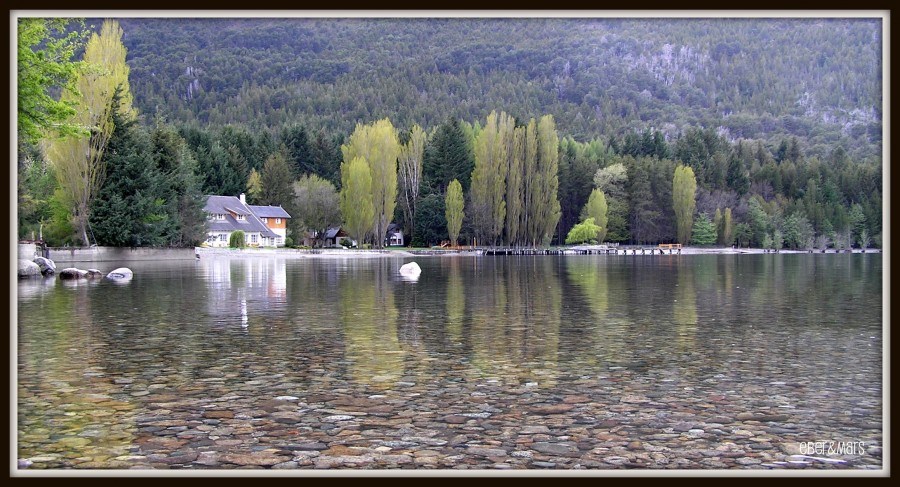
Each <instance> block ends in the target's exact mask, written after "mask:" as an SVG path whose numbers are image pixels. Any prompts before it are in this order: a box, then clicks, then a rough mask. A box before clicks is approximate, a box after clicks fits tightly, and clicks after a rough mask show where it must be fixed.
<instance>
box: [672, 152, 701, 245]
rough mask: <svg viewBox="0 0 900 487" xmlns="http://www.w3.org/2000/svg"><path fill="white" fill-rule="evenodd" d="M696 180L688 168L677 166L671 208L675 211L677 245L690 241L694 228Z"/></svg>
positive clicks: (691, 170) (673, 180) (673, 179)
mask: <svg viewBox="0 0 900 487" xmlns="http://www.w3.org/2000/svg"><path fill="white" fill-rule="evenodd" d="M696 193H697V179H696V178H695V177H694V170H693V169H691V168H690V166H683V165H679V166H677V167H676V168H675V176H674V177H673V178H672V206H673V208H674V210H675V226H676V236H677V238H678V243H680V244H682V245H686V244H687V243H688V242H690V241H691V231H692V230H693V226H694V210H695V209H696V208H697V200H696Z"/></svg>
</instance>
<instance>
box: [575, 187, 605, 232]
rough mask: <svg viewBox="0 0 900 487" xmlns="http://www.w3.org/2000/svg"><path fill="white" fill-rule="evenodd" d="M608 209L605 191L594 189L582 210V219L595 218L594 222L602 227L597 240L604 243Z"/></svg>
mask: <svg viewBox="0 0 900 487" xmlns="http://www.w3.org/2000/svg"><path fill="white" fill-rule="evenodd" d="M606 211H607V205H606V195H605V194H603V191H600V190H599V189H594V190H593V191H591V195H590V196H588V200H587V203H585V205H584V209H582V210H581V219H582V220H585V219H587V218H593V219H594V223H596V224H597V226H598V227H600V231H599V232H597V242H600V243H603V239H604V238H606V223H607V214H606Z"/></svg>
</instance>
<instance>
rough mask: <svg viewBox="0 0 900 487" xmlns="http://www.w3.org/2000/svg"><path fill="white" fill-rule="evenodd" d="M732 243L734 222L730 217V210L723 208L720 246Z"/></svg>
mask: <svg viewBox="0 0 900 487" xmlns="http://www.w3.org/2000/svg"><path fill="white" fill-rule="evenodd" d="M732 243H734V220H733V218H732V216H731V208H725V217H724V218H723V219H722V244H723V245H731V244H732Z"/></svg>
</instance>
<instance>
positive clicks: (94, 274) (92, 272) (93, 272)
mask: <svg viewBox="0 0 900 487" xmlns="http://www.w3.org/2000/svg"><path fill="white" fill-rule="evenodd" d="M87 276H88V278H89V279H99V278H101V277H103V273H102V272H100V271H99V270H97V269H88V270H87Z"/></svg>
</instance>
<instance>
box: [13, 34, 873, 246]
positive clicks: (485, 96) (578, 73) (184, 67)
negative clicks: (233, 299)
mask: <svg viewBox="0 0 900 487" xmlns="http://www.w3.org/2000/svg"><path fill="white" fill-rule="evenodd" d="M103 23H104V22H103V21H102V20H93V21H91V20H88V22H87V25H91V24H93V25H95V26H97V27H99V25H101V24H103ZM119 25H120V26H121V31H118V30H115V29H112V30H111V31H110V32H111V33H110V34H109V36H113V32H115V33H117V34H115V36H113V37H115V38H114V39H112V40H109V41H108V43H107V44H104V45H108V46H115V47H116V52H120V51H121V50H120V49H119V48H120V47H121V48H124V50H125V52H127V55H126V57H125V63H124V64H127V69H124V66H122V64H123V63H122V62H119V63H118V64H117V65H116V66H117V68H116V69H115V70H110V66H106V65H105V64H108V63H109V61H107V60H106V59H107V58H105V57H103V56H102V52H103V51H102V49H100V48H99V47H94V48H91V46H90V44H89V45H88V49H85V51H86V52H90V53H92V55H93V58H95V59H98V60H99V61H94V63H95V64H94V65H92V67H89V69H86V70H83V71H80V73H81V74H80V75H78V77H77V84H78V86H82V87H83V88H81V89H82V91H85V90H87V87H90V86H95V85H96V83H97V81H94V80H104V79H105V78H104V76H105V74H104V73H112V72H116V73H119V75H121V76H124V77H125V78H124V79H127V82H126V83H122V84H119V85H118V86H119V87H120V91H121V92H117V93H115V94H114V93H112V92H111V90H109V91H110V92H108V93H105V95H104V97H101V99H99V101H97V100H95V102H94V103H95V104H98V103H99V105H98V107H99V108H98V109H95V110H93V111H92V112H91V113H94V114H97V116H102V117H101V118H102V120H101V122H102V124H100V125H98V126H97V127H99V128H97V129H95V132H94V133H93V134H92V135H91V137H90V138H87V137H86V136H84V138H83V140H82V141H81V143H84V144H87V143H88V142H90V143H91V144H93V145H91V150H90V151H89V153H90V156H91V157H90V158H88V159H86V160H81V159H82V158H83V156H84V154H85V152H84V151H82V152H79V153H78V154H81V155H80V156H78V157H58V156H59V154H60V153H61V152H60V150H57V151H56V154H57V157H56V160H54V156H53V154H52V153H48V152H47V151H46V150H43V149H42V147H43V146H44V145H45V144H44V143H45V142H47V141H43V142H41V143H35V142H34V141H33V140H29V139H26V138H23V137H22V136H21V133H22V131H21V129H20V139H19V149H20V150H19V165H18V184H19V235H20V237H27V236H30V235H35V234H39V235H43V236H44V237H45V238H46V240H47V241H48V242H50V243H51V244H52V245H61V244H77V243H87V242H96V243H99V244H101V245H127V246H143V245H156V246H159V245H173V246H185V245H194V244H199V243H200V242H202V240H203V238H204V230H203V215H202V212H201V211H200V208H201V207H202V200H203V195H210V194H217V195H238V194H239V193H242V192H245V193H247V198H248V200H249V201H250V202H251V203H252V204H263V205H267V204H272V205H283V206H284V208H285V209H287V210H288V212H289V213H290V214H291V215H292V216H294V218H292V219H291V221H290V227H289V229H288V232H289V236H290V237H291V238H290V242H291V243H293V244H299V243H300V241H301V238H302V236H303V235H305V234H306V232H307V231H308V230H310V229H319V230H324V229H325V228H327V227H329V226H332V225H338V224H344V225H347V224H348V223H349V220H354V221H356V220H359V222H361V223H359V229H358V232H360V233H361V235H363V236H364V237H365V236H366V235H368V237H367V238H366V239H367V240H369V241H371V242H372V243H373V244H374V245H375V246H378V245H380V242H379V241H378V240H372V239H371V232H370V231H369V230H368V228H369V227H367V226H366V225H368V224H369V223H372V226H371V229H373V230H374V229H375V228H376V227H377V228H379V229H383V228H384V226H385V225H386V224H387V223H389V222H391V221H393V222H395V223H399V224H400V225H401V226H402V228H403V230H404V233H405V234H406V236H407V242H412V244H413V245H417V246H419V245H424V246H427V245H434V244H437V243H439V242H441V241H442V240H448V239H449V240H456V239H458V240H459V241H461V242H463V243H471V242H473V241H476V240H477V241H478V242H489V243H492V244H511V245H547V244H562V243H564V242H566V241H567V240H569V238H568V236H569V233H570V232H571V231H572V229H573V228H574V227H576V226H578V227H579V228H578V231H577V232H575V234H577V235H581V236H585V235H586V236H587V237H590V236H591V235H596V237H597V239H598V240H600V241H603V240H606V241H613V242H621V243H633V244H648V243H650V244H652V243H657V242H675V241H678V242H681V243H685V244H688V243H691V244H696V245H713V244H717V245H732V244H736V245H742V246H746V245H751V246H756V247H767V248H782V247H789V248H811V247H813V246H815V247H818V248H826V247H835V248H846V247H849V246H851V245H852V246H861V247H866V246H870V245H875V246H878V247H880V246H881V242H882V191H883V183H882V176H883V171H882V136H881V134H882V113H881V106H882V90H883V87H882V78H881V69H882V64H881V58H882V41H881V36H882V25H881V20H880V19H585V18H576V19H411V18H410V19H212V18H207V19H178V18H172V19H139V18H127V19H121V23H120V24H119ZM20 30H22V31H24V30H23V29H20ZM116 36H118V37H116ZM33 37H34V36H31V37H26V38H24V39H25V41H23V37H22V36H21V34H20V45H19V49H20V53H22V52H23V49H25V50H26V51H24V52H25V53H26V54H27V53H28V52H29V51H38V52H39V51H40V50H41V46H42V44H41V43H35V41H34V40H33ZM23 42H25V44H23ZM98 46H99V44H98ZM26 57H27V56H25V57H23V56H22V55H21V54H20V59H23V58H26ZM85 58H87V55H85ZM20 62H21V61H20ZM98 68H99V69H98ZM72 72H73V73H74V72H75V71H72ZM22 79H23V78H22V70H21V66H20V84H21V80H22ZM117 79H122V78H117ZM104 82H105V83H110V86H112V85H113V84H116V83H120V82H119V81H115V82H113V81H110V80H108V79H106V80H105V81H104ZM38 91H39V90H38ZM25 95H28V93H27V92H24V95H23V91H22V90H21V89H20V92H19V97H20V110H19V115H20V120H21V119H22V116H23V114H24V115H27V113H25V112H23V111H22V109H21V107H22V106H29V105H27V104H25V105H23V104H22V99H23V96H25ZM64 95H65V96H67V97H68V98H64V100H63V101H66V102H67V103H68V102H72V103H74V105H73V106H76V107H77V106H80V105H79V104H83V103H85V100H80V99H79V98H78V96H79V95H77V94H75V93H67V92H65V91H64ZM114 95H115V96H114ZM132 102H133V103H132ZM101 105H102V106H101ZM132 106H133V108H134V109H133V110H132V108H131V107H132ZM84 113H87V112H84ZM135 115H136V116H135ZM90 123H91V124H94V123H95V122H93V121H92V122H90ZM370 124H376V125H378V127H379V128H378V130H377V131H376V132H377V133H378V136H377V137H375V136H374V135H365V134H367V133H368V132H367V131H368V130H369V128H367V127H369V126H370ZM20 125H21V124H20ZM81 125H84V124H81ZM73 127H74V128H75V129H77V126H75V125H73ZM372 127H374V125H373V126H372ZM371 130H375V129H374V128H372V129H371ZM76 132H77V130H76ZM99 135H103V137H99ZM370 136H371V137H372V139H371V140H378V141H380V142H378V143H380V144H384V147H390V148H391V151H396V152H391V153H392V154H393V153H396V154H397V157H394V158H393V159H391V160H389V161H386V162H385V161H381V162H380V163H379V164H378V165H373V160H374V159H373V157H370V156H369V155H365V153H366V150H364V149H359V147H365V144H363V143H362V142H360V140H369V139H367V137H370ZM354 137H355V139H354ZM51 139H52V137H51ZM100 140H106V142H105V143H103V144H96V142H97V141H100ZM70 142H71V141H70ZM54 144H55V145H56V146H57V148H58V149H59V148H66V147H69V146H71V147H75V145H73V144H63V143H62V142H60V141H59V140H57V141H56V142H55V143H54ZM54 144H50V145H51V146H53V145H54ZM354 147H356V148H355V149H354ZM76 152H77V151H76ZM73 154H74V152H73ZM78 154H76V156H77V155H78ZM358 154H363V155H362V156H361V159H362V163H356V164H355V166H356V169H355V170H353V171H351V165H352V164H351V163H353V162H354V161H353V160H352V159H354V158H355V156H354V155H358ZM351 156H353V157H351ZM389 159H390V158H389ZM74 160H81V163H82V164H83V165H84V167H90V168H91V170H92V171H95V172H96V177H94V178H93V179H91V180H90V181H87V182H88V183H90V184H88V185H84V184H82V185H78V184H73V183H77V182H79V181H78V177H77V176H73V177H70V176H66V174H76V175H77V174H85V171H84V170H81V169H80V168H79V167H75V165H74V164H72V161H74ZM365 164H368V165H369V166H365V167H369V168H370V172H372V174H373V175H374V174H375V173H376V172H377V173H378V174H380V175H382V176H384V175H387V174H394V176H391V177H392V178H393V177H396V178H397V179H396V180H393V179H392V180H387V179H384V180H382V181H380V182H379V184H377V185H373V187H376V186H377V187H378V188H381V190H384V191H386V193H385V195H386V196H385V197H383V198H381V200H383V201H387V202H389V201H390V200H391V196H390V195H391V194H392V193H394V192H396V200H395V202H396V205H395V206H391V205H387V206H383V207H380V208H381V209H380V210H379V209H378V208H375V210H379V211H380V213H379V216H378V220H379V223H378V225H374V223H373V222H369V223H366V221H367V218H362V217H359V215H353V214H352V213H353V212H354V211H353V210H354V209H355V210H359V209H361V207H360V205H352V204H346V199H347V197H348V195H351V194H356V192H359V193H358V194H357V197H358V198H359V199H358V201H363V200H365V199H366V198H367V197H366V196H365V195H364V193H366V194H367V191H371V189H370V190H362V189H360V188H364V187H366V184H368V183H366V184H363V183H364V180H365V175H364V173H365V171H363V170H362V168H363V167H364V165H365ZM391 164H396V167H395V168H394V169H393V170H392V169H391V168H390V165H391ZM79 171H81V172H79ZM676 174H677V175H679V176H678V177H676ZM354 178H356V179H354ZM351 180H354V181H357V183H359V184H356V183H354V185H351V186H352V187H348V186H347V182H348V181H351ZM82 186H84V187H82ZM451 187H452V188H453V191H450V188H451ZM86 188H87V189H89V190H90V191H86V190H85V189H86ZM391 188H394V189H391ZM338 193H340V194H338ZM450 193H452V195H451V194H450ZM339 196H340V199H341V201H342V202H344V203H342V205H341V208H340V211H335V207H336V205H337V203H335V202H336V201H338V199H339ZM451 196H452V197H451ZM461 200H463V201H464V205H463V204H462V203H461ZM310 201H322V202H330V203H329V204H324V203H323V204H322V205H319V207H315V205H310V204H309V202H310ZM322 206H326V207H328V208H324V207H322ZM461 208H462V209H461ZM463 210H464V213H465V214H464V215H463V214H462V211H463ZM357 217H359V218H357ZM448 221H453V222H454V223H453V225H451V226H452V227H453V230H449V229H448ZM590 221H593V223H590ZM590 225H596V228H599V229H601V230H602V231H599V230H598V231H595V230H593V228H595V227H592V226H590ZM586 229H587V230H586ZM379 231H380V230H379ZM573 239H575V237H573ZM588 239H589V240H590V238H588Z"/></svg>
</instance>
